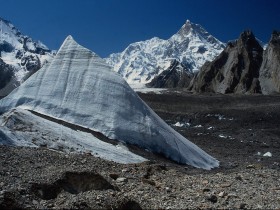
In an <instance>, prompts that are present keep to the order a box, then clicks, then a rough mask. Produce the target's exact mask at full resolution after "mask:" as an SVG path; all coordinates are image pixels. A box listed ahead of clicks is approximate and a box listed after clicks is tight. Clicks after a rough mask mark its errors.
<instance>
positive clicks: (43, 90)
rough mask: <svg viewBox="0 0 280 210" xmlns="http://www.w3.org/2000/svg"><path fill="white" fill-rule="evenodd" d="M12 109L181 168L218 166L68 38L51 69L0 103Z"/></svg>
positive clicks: (0, 108)
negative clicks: (160, 157) (152, 154)
mask: <svg viewBox="0 0 280 210" xmlns="http://www.w3.org/2000/svg"><path fill="white" fill-rule="evenodd" d="M14 107H20V108H22V109H28V110H34V111H36V112H38V113H42V114H44V115H48V116H51V117H53V118H57V119H62V120H63V121H66V122H69V123H72V124H76V125H79V126H82V127H85V128H89V129H91V130H94V131H97V132H100V133H102V134H103V135H105V136H106V137H108V138H110V139H116V140H118V141H121V142H125V143H128V144H135V145H138V146H140V147H142V148H145V149H148V150H150V151H152V152H156V153H162V154H164V155H165V156H166V157H168V158H171V159H173V160H175V161H177V162H179V163H183V164H190V165H192V166H195V167H199V168H204V169H211V168H213V167H217V166H218V165H219V163H218V161H217V160H216V159H214V158H213V157H211V156H210V155H208V154H206V153H205V152H204V151H203V150H201V149H200V148H199V147H197V146H196V145H194V144H193V143H191V142H190V141H188V140H187V139H185V138H184V137H183V136H181V135H180V134H179V133H177V132H176V131H174V130H173V129H172V128H171V127H169V126H168V125H167V124H166V123H165V122H164V121H163V120H162V119H160V118H159V117H158V116H157V115H156V114H155V113H154V112H153V111H152V110H151V109H150V108H149V107H148V106H147V105H146V104H145V103H144V102H143V101H142V100H141V99H140V98H139V97H138V95H137V94H136V93H135V92H134V91H133V90H132V89H131V88H130V86H129V85H128V84H127V83H126V82H125V80H124V79H123V78H122V77H121V76H119V75H118V74H117V73H115V72H114V71H112V70H111V68H110V66H109V65H108V64H106V63H105V62H104V60H103V59H101V58H100V57H98V56H97V55H96V54H95V53H93V52H91V51H90V50H88V49H86V48H84V47H82V46H80V45H79V44H77V43H76V42H75V41H74V40H73V38H72V37H71V36H68V37H67V38H66V40H65V41H64V43H63V45H62V46H61V48H60V50H59V51H58V53H57V55H56V57H55V58H54V59H53V60H52V61H51V62H50V64H49V65H45V66H44V67H43V68H42V69H40V70H39V71H38V72H36V73H35V74H34V75H32V77H30V78H29V79H28V80H27V81H26V82H25V83H23V84H22V85H21V86H20V87H19V88H17V89H15V90H14V91H13V92H12V93H11V94H9V95H8V96H7V97H5V98H4V99H2V100H1V101H0V112H6V111H9V110H10V109H12V108H14Z"/></svg>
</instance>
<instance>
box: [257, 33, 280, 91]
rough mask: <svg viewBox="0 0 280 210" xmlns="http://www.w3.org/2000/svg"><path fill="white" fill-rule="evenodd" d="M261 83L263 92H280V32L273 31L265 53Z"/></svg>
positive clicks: (261, 70) (261, 69)
mask: <svg viewBox="0 0 280 210" xmlns="http://www.w3.org/2000/svg"><path fill="white" fill-rule="evenodd" d="M259 80H260V85H261V91H262V93H263V94H271V93H276V92H277V93H279V92H280V32H279V31H278V32H277V31H274V32H273V33H272V36H271V39H270V41H269V44H268V46H267V48H266V50H265V52H264V55H263V63H262V66H261V68H260V78H259Z"/></svg>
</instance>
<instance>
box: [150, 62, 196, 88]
mask: <svg viewBox="0 0 280 210" xmlns="http://www.w3.org/2000/svg"><path fill="white" fill-rule="evenodd" d="M192 78H193V73H192V72H191V71H189V70H188V68H187V67H185V66H183V65H182V63H180V62H179V61H177V60H173V61H172V63H171V65H170V67H169V68H168V69H166V70H165V71H163V72H162V73H161V74H159V75H158V76H156V77H155V78H154V79H153V80H152V81H151V82H150V83H148V84H147V85H146V86H147V87H151V88H187V87H188V86H189V84H190V81H191V79H192Z"/></svg>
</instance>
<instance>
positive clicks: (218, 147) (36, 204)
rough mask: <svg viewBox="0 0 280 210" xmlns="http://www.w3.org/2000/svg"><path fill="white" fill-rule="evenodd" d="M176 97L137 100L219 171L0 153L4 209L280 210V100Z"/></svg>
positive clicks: (32, 151)
mask: <svg viewBox="0 0 280 210" xmlns="http://www.w3.org/2000/svg"><path fill="white" fill-rule="evenodd" d="M176 94H177V92H176V93H174V92H173V93H171V94H170V93H166V94H163V95H154V94H141V95H140V96H141V97H142V98H143V99H144V100H145V101H146V102H147V103H148V104H149V105H150V106H151V107H152V108H153V109H154V110H155V111H156V112H157V113H158V114H159V115H160V116H161V117H162V118H163V119H165V120H166V121H167V122H168V123H169V124H170V125H171V126H172V125H174V124H175V123H177V122H180V123H181V124H183V126H182V127H178V126H173V127H174V128H175V129H176V130H178V131H179V132H180V133H182V134H183V135H185V136H186V137H188V138H189V139H190V140H191V141H193V142H194V143H196V144H197V145H199V146H200V147H201V148H203V149H204V150H206V151H207V152H208V153H210V154H211V155H213V156H214V157H216V158H217V159H219V160H220V162H221V166H220V167H219V168H217V169H214V170H211V171H205V170H201V169H196V168H193V167H190V166H184V165H178V164H176V163H174V162H172V161H169V160H167V159H165V158H163V157H161V156H158V155H154V154H150V153H147V152H143V151H140V150H138V149H137V148H135V147H131V150H133V151H135V152H138V153H139V154H141V155H143V156H145V157H147V158H149V159H150V160H151V161H149V162H146V163H142V164H131V165H127V164H126V165H125V164H117V163H114V162H110V161H105V160H102V159H100V158H95V157H93V156H90V155H88V154H64V153H60V152H58V151H51V150H47V149H45V148H38V149H36V148H20V147H17V148H16V147H6V146H0V209H7V208H18V209H34V208H39V209H52V208H55V209H58V208H66V209H70V208H74V209H211V208H212V209H228V208H230V209H232V208H237V209H279V208H280V180H279V179H280V178H279V177H280V160H279V153H280V151H279V148H280V146H279V145H280V131H279V127H280V126H279V125H280V124H279V121H280V117H279V115H280V97H279V96H270V97H264V96H263V97H259V96H244V97H241V96H220V95H217V96H216V95H215V96H193V95H189V94H182V93H178V95H176ZM201 103H203V104H201ZM201 107H202V108H201ZM187 123H189V124H187ZM199 125H201V126H199ZM209 127H213V128H211V129H209ZM221 135H222V136H221ZM266 152H271V154H272V156H271V157H267V156H263V154H265V153H266Z"/></svg>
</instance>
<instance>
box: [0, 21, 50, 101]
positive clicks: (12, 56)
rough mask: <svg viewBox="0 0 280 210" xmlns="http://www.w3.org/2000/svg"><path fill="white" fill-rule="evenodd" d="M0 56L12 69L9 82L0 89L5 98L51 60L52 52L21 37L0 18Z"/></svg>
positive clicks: (38, 43) (40, 44)
mask: <svg viewBox="0 0 280 210" xmlns="http://www.w3.org/2000/svg"><path fill="white" fill-rule="evenodd" d="M0 55H1V59H2V60H3V62H4V63H5V64H7V65H9V66H11V68H10V69H13V70H12V72H10V73H9V75H12V76H11V77H10V79H9V81H5V85H4V86H3V87H1V88H0V96H5V95H7V94H8V93H9V92H10V91H11V90H12V89H14V88H15V87H17V86H18V85H20V84H21V82H23V81H25V79H27V78H28V76H30V75H31V74H32V73H34V72H35V71H37V70H38V69H40V68H41V67H42V66H43V65H44V64H45V63H47V62H48V61H49V60H50V59H52V57H53V55H54V52H53V51H51V50H49V49H48V47H46V45H44V44H43V43H42V42H40V41H34V40H33V39H32V38H30V37H28V36H26V35H23V34H22V33H21V32H20V31H19V30H18V29H17V28H16V27H15V26H14V25H13V24H12V23H11V22H10V21H7V20H5V19H3V18H0ZM0 76H2V75H1V73H0Z"/></svg>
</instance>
